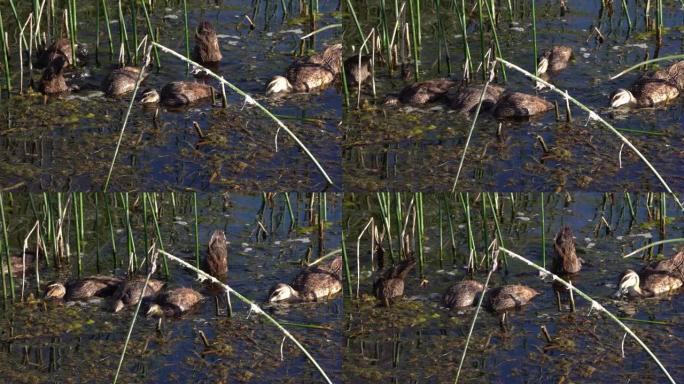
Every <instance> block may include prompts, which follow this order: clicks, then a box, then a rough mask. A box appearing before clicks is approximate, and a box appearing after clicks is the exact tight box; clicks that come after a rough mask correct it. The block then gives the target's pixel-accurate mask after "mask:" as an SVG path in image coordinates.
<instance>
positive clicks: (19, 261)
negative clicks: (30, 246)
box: [0, 250, 36, 277]
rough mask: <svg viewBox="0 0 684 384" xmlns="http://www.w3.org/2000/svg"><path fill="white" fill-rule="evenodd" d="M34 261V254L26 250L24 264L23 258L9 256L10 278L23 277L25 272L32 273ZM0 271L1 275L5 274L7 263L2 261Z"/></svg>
mask: <svg viewBox="0 0 684 384" xmlns="http://www.w3.org/2000/svg"><path fill="white" fill-rule="evenodd" d="M35 260H36V254H35V252H34V251H32V250H26V262H24V257H23V256H10V264H11V266H12V276H14V277H18V276H21V275H23V274H24V273H25V272H33V271H34V269H33V263H34V262H35ZM0 270H1V271H2V274H3V275H5V274H7V262H6V261H4V260H3V261H2V263H0Z"/></svg>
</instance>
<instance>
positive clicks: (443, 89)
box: [385, 79, 456, 105]
mask: <svg viewBox="0 0 684 384" xmlns="http://www.w3.org/2000/svg"><path fill="white" fill-rule="evenodd" d="M455 86H456V82H455V81H453V80H449V79H433V80H426V81H421V82H419V83H415V84H411V85H409V86H406V87H404V89H402V90H401V92H399V95H398V96H390V97H388V98H387V99H386V100H385V105H397V104H399V103H400V102H401V103H403V104H411V105H423V104H427V103H432V102H435V101H438V100H440V99H441V98H442V97H444V96H445V95H446V94H447V92H448V91H449V89H451V88H453V87H455Z"/></svg>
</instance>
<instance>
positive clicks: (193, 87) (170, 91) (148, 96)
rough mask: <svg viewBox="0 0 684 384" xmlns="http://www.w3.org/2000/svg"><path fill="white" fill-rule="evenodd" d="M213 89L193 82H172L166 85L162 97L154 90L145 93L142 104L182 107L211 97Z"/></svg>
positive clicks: (141, 100)
mask: <svg viewBox="0 0 684 384" xmlns="http://www.w3.org/2000/svg"><path fill="white" fill-rule="evenodd" d="M212 90H213V88H212V87H211V86H210V85H207V84H204V83H198V82H191V81H172V82H170V83H168V84H166V85H165V86H164V87H163V88H162V90H161V95H160V94H159V93H158V92H157V91H156V90H154V89H148V90H146V91H145V92H143V95H142V99H140V102H141V103H143V104H156V103H160V102H161V103H162V104H164V105H166V106H169V107H180V106H183V105H186V104H191V103H194V102H196V101H199V100H202V99H206V98H209V97H211V95H212Z"/></svg>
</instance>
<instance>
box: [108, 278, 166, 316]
mask: <svg viewBox="0 0 684 384" xmlns="http://www.w3.org/2000/svg"><path fill="white" fill-rule="evenodd" d="M145 280H146V278H144V277H136V278H134V279H132V280H124V281H123V282H122V283H121V284H119V286H118V287H117V289H116V291H115V292H114V294H113V295H112V302H111V309H112V311H113V312H119V311H121V310H122V309H124V308H126V307H130V306H133V305H136V304H138V302H139V301H140V294H141V293H142V290H143V287H145ZM164 285H165V283H164V282H163V281H159V280H155V279H150V280H149V281H148V282H147V288H146V289H145V296H144V297H143V299H150V298H154V297H155V296H156V295H157V293H158V292H159V291H160V290H161V289H162V288H163V287H164Z"/></svg>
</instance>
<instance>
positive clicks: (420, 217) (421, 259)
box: [415, 192, 425, 279]
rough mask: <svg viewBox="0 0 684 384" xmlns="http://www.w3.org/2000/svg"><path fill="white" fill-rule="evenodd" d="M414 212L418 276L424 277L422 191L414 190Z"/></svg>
mask: <svg viewBox="0 0 684 384" xmlns="http://www.w3.org/2000/svg"><path fill="white" fill-rule="evenodd" d="M415 198H416V214H417V215H418V261H419V266H418V267H419V268H418V269H419V272H420V278H421V279H422V278H424V277H425V273H424V272H425V260H424V256H423V237H424V236H425V221H424V220H423V218H424V216H423V193H421V192H416V194H415Z"/></svg>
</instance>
